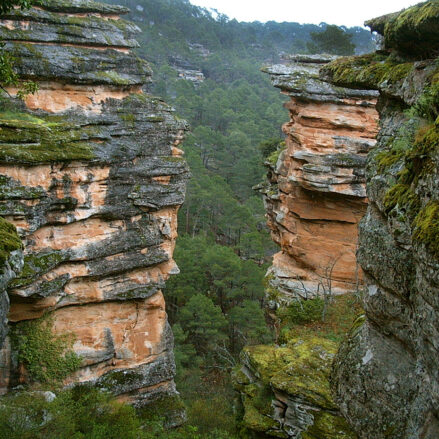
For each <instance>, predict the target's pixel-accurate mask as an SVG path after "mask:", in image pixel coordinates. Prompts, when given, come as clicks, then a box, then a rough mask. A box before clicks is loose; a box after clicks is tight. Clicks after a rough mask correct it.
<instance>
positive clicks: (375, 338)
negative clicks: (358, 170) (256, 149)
mask: <svg viewBox="0 0 439 439" xmlns="http://www.w3.org/2000/svg"><path fill="white" fill-rule="evenodd" d="M367 24H368V25H369V26H370V27H371V29H372V30H374V31H377V32H379V33H380V34H381V35H382V36H383V38H384V48H385V51H381V52H380V53H377V54H372V55H368V56H363V57H356V58H355V57H354V58H346V59H341V60H337V61H335V62H334V63H332V64H329V65H328V66H326V67H324V68H323V70H322V75H323V76H324V78H325V79H327V80H331V81H333V82H334V83H335V84H338V85H343V86H351V87H364V88H368V89H373V88H375V89H379V90H380V97H379V105H378V108H379V109H380V118H381V124H380V125H381V130H380V133H379V136H378V147H377V148H376V149H374V150H373V152H371V153H370V155H369V157H368V165H367V192H368V197H369V199H370V204H369V207H368V210H367V214H366V216H365V218H364V220H363V221H362V222H361V226H360V246H359V262H360V264H361V266H362V268H363V270H364V272H365V275H366V281H367V285H368V292H367V293H366V294H365V296H364V307H365V311H366V315H365V319H364V324H363V325H361V326H358V327H357V328H356V329H355V330H353V331H352V333H351V335H350V337H349V339H348V340H347V341H346V342H345V343H344V344H343V346H342V347H341V349H340V351H339V353H338V355H337V360H336V362H335V366H334V371H333V376H332V382H333V388H334V392H335V394H336V399H337V401H338V402H339V404H340V407H341V410H342V412H343V414H344V415H345V416H346V418H347V419H348V420H349V422H350V423H351V425H352V426H353V427H354V429H355V430H356V431H357V432H358V435H359V437H360V438H362V439H385V438H386V439H389V438H393V439H421V438H422V439H433V438H437V437H439V369H438V353H439V352H438V349H439V324H438V322H439V304H438V297H439V186H438V181H439V60H438V59H437V55H438V49H439V39H438V37H439V33H438V30H439V2H437V1H429V2H424V3H421V4H419V5H417V6H414V7H412V8H410V9H407V10H405V11H403V12H401V13H396V14H392V15H389V16H385V17H380V18H378V19H375V20H372V21H370V22H368V23H367Z"/></svg>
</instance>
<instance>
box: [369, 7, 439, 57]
mask: <svg viewBox="0 0 439 439" xmlns="http://www.w3.org/2000/svg"><path fill="white" fill-rule="evenodd" d="M366 25H367V26H370V27H371V29H372V30H374V31H378V32H379V33H381V34H382V35H383V36H384V44H385V47H386V48H388V49H396V50H398V51H401V52H404V53H407V54H409V55H412V56H416V57H418V58H419V57H430V56H432V55H433V56H434V55H437V47H438V44H439V3H438V2H437V1H435V0H433V1H431V0H430V1H426V2H423V3H419V4H418V5H415V6H412V7H411V8H408V9H406V10H403V11H402V12H400V13H395V14H391V15H388V16H386V17H379V18H377V19H373V20H370V21H368V22H366Z"/></svg>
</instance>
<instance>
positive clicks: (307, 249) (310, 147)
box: [263, 55, 378, 302]
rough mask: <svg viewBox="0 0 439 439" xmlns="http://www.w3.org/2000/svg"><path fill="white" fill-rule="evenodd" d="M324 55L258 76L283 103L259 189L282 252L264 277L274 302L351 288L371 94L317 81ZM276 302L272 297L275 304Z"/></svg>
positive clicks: (371, 138) (369, 143)
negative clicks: (278, 134)
mask: <svg viewBox="0 0 439 439" xmlns="http://www.w3.org/2000/svg"><path fill="white" fill-rule="evenodd" d="M333 59H334V57H330V56H305V55H304V56H294V57H290V60H291V61H292V62H291V64H290V65H277V66H272V67H269V68H267V69H265V71H266V72H267V73H269V74H270V76H271V79H272V82H273V84H274V85H275V86H276V87H278V88H280V89H281V90H282V92H283V93H285V94H286V95H288V96H289V97H290V101H289V102H287V103H286V104H285V107H286V108H287V109H288V110H289V113H290V121H289V122H288V123H286V124H285V125H284V127H283V130H284V132H285V134H286V148H285V150H283V151H282V152H281V153H280V155H278V156H277V155H274V156H272V157H271V160H272V163H270V162H267V165H268V166H269V168H270V169H269V174H268V180H269V181H268V185H267V186H266V187H265V188H264V189H263V193H264V200H265V205H266V210H267V217H268V225H269V227H270V229H271V234H272V238H273V240H274V241H275V242H276V243H278V244H279V245H280V247H281V251H280V252H279V253H277V254H276V255H275V256H274V261H273V266H272V267H271V269H270V270H269V273H268V279H269V283H270V285H271V287H273V289H275V290H276V291H279V292H280V293H281V297H280V300H281V301H285V302H288V301H290V300H291V299H292V298H297V297H302V298H307V297H312V296H315V295H316V294H318V293H320V294H323V289H325V290H326V291H327V292H328V290H329V289H330V290H331V292H332V293H336V294H339V293H345V292H347V291H353V290H355V289H356V286H357V283H358V281H359V279H360V277H361V274H359V273H358V270H357V267H356V257H355V253H356V247H357V228H358V223H359V221H360V219H361V218H362V217H363V215H364V213H365V210H366V206H367V198H366V191H365V177H364V167H365V162H366V155H367V153H368V152H369V150H370V149H371V148H372V147H373V146H374V145H375V142H376V141H375V136H376V133H377V119H378V114H377V112H376V109H375V105H376V97H377V92H376V91H369V90H355V89H348V88H343V87H335V86H332V85H330V84H328V83H327V82H325V81H323V80H321V79H319V69H320V68H321V67H322V66H323V65H325V63H328V62H329V61H331V60H333ZM277 299H279V298H277Z"/></svg>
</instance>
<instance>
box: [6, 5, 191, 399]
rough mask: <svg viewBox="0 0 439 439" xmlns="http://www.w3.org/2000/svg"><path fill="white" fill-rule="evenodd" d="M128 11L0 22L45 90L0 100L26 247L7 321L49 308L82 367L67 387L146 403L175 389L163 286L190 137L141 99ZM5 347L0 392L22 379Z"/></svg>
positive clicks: (90, 10) (13, 196)
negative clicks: (88, 387)
mask: <svg viewBox="0 0 439 439" xmlns="http://www.w3.org/2000/svg"><path fill="white" fill-rule="evenodd" d="M123 12H126V10H125V9H124V8H120V7H115V6H109V5H103V4H99V3H95V2H91V1H86V0H81V1H78V0H75V1H74V0H72V1H61V2H58V1H57V2H55V1H49V2H45V3H44V8H33V9H30V10H28V11H18V10H15V11H13V12H11V13H10V14H8V15H7V16H4V17H1V20H0V38H2V39H3V40H5V42H6V46H5V49H6V50H8V51H9V52H10V53H12V54H13V55H14V57H15V58H16V59H17V62H16V67H17V71H18V73H19V74H20V75H21V76H23V77H24V78H27V79H30V80H33V81H36V82H38V84H39V86H40V90H39V92H38V93H36V94H35V95H29V96H28V97H27V98H26V99H25V101H24V103H20V102H19V101H18V100H16V99H6V98H2V100H1V108H0V214H1V215H2V216H3V217H4V218H6V219H7V220H8V221H10V222H11V223H13V224H14V225H15V226H16V227H17V230H18V233H19V235H20V237H21V239H22V240H23V243H24V268H23V270H22V272H21V274H20V275H19V276H18V277H16V278H15V279H13V280H12V281H10V282H9V287H8V294H9V298H10V301H11V305H10V306H11V308H10V312H9V320H10V322H11V323H12V324H17V325H20V322H21V321H23V320H29V319H37V318H39V317H41V316H42V315H43V314H44V313H45V312H47V311H50V312H53V314H54V329H55V331H56V332H57V333H66V332H67V333H73V334H74V336H75V342H74V346H73V348H74V351H75V352H76V353H77V354H79V355H80V356H81V360H82V363H81V367H80V369H79V370H78V372H77V373H76V374H75V375H74V376H71V377H69V378H68V379H67V381H66V384H69V383H73V382H94V383H97V384H98V385H100V386H102V387H105V388H107V389H109V390H112V391H114V392H115V393H116V394H118V395H119V396H120V398H121V399H125V400H129V401H132V402H134V403H135V404H137V405H141V404H143V403H146V402H149V401H150V400H152V399H154V398H157V394H158V393H160V392H162V393H164V394H172V393H175V386H174V384H173V376H174V372H175V370H174V369H175V367H174V361H173V353H172V334H171V332H170V329H169V326H168V323H167V318H166V313H165V303H164V299H163V295H162V293H161V289H162V288H163V287H164V285H165V283H166V280H167V279H168V277H169V275H171V274H174V273H177V272H178V269H177V267H176V265H175V262H174V261H173V259H172V256H173V250H174V245H175V239H176V230H177V227H176V221H177V211H178V208H179V206H180V205H181V204H182V203H183V200H184V194H185V184H186V180H187V178H188V169H187V166H186V163H185V161H184V159H183V158H182V157H181V154H182V151H181V150H180V149H179V148H178V145H179V143H180V142H181V140H182V138H183V133H184V131H185V130H186V128H187V127H186V124H185V122H184V121H181V120H179V119H177V118H176V117H175V115H174V114H173V113H174V110H173V109H172V108H171V107H169V106H167V105H166V104H165V103H164V102H163V101H161V100H160V99H157V98H155V97H152V96H150V95H148V94H146V93H145V92H143V90H142V87H143V86H144V84H146V83H147V82H148V81H149V80H150V75H151V72H150V69H149V67H148V66H147V65H146V63H145V62H144V61H142V60H140V59H139V58H138V57H137V56H136V55H134V54H133V53H132V52H131V49H132V48H133V47H135V46H136V45H137V43H136V42H135V40H134V34H135V33H136V32H137V30H138V29H137V27H136V26H134V25H132V24H130V23H128V22H125V21H124V20H122V19H120V18H119V14H120V13H123ZM9 92H10V94H12V95H14V94H15V93H16V90H15V89H13V88H9ZM9 350H10V347H9V344H8V343H7V344H6V345H5V348H4V350H3V353H2V358H3V360H2V361H3V366H2V369H3V370H6V372H5V373H4V374H3V375H4V377H3V384H2V387H3V391H6V390H7V387H11V386H13V385H14V384H16V383H17V381H18V382H19V381H21V380H22V379H23V376H20V369H14V367H15V366H17V365H15V363H14V361H12V362H10V361H9V359H8V358H9V354H10V352H9ZM13 356H14V353H13V352H12V357H13ZM8 368H9V369H10V370H9V372H8Z"/></svg>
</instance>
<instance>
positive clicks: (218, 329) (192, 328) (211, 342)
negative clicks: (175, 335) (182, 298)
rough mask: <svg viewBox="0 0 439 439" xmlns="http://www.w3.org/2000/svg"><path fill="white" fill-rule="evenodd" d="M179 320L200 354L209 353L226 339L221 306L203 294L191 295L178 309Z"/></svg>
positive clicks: (224, 321)
mask: <svg viewBox="0 0 439 439" xmlns="http://www.w3.org/2000/svg"><path fill="white" fill-rule="evenodd" d="M179 317H180V318H179V321H180V323H181V325H182V327H183V329H184V330H185V331H186V332H187V333H188V335H189V338H190V340H191V342H192V343H193V344H194V346H195V347H196V349H197V351H198V353H199V354H201V355H205V356H207V355H210V354H212V353H214V352H215V350H216V349H217V347H218V346H219V345H220V344H221V343H222V342H224V341H225V340H226V335H225V333H224V330H225V328H226V325H227V321H226V319H225V317H224V316H223V314H222V312H221V308H220V307H219V306H216V305H214V304H213V302H212V300H211V299H210V298H209V297H206V296H204V295H203V294H196V295H195V296H192V297H191V299H190V300H189V301H188V303H187V304H186V305H185V306H184V307H183V308H181V310H180V311H179Z"/></svg>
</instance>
